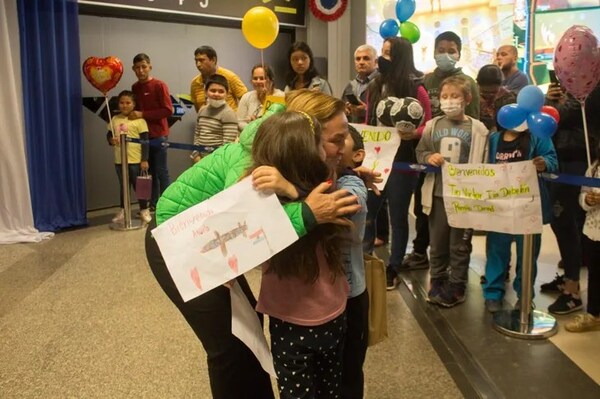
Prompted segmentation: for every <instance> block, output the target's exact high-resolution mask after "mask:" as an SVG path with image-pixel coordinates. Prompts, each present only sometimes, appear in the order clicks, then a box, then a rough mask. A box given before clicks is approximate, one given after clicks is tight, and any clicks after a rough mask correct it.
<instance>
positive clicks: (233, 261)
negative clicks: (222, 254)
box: [227, 255, 238, 274]
mask: <svg viewBox="0 0 600 399" xmlns="http://www.w3.org/2000/svg"><path fill="white" fill-rule="evenodd" d="M227 263H229V267H230V268H231V270H233V272H234V273H235V274H237V272H238V258H237V256H235V255H233V256H231V257H229V259H227Z"/></svg>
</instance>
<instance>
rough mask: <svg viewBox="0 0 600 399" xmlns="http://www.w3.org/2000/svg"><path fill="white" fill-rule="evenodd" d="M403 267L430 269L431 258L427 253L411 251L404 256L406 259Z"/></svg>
mask: <svg viewBox="0 0 600 399" xmlns="http://www.w3.org/2000/svg"><path fill="white" fill-rule="evenodd" d="M402 268H403V269H411V270H423V269H429V259H427V254H420V253H418V252H415V251H413V252H411V253H409V254H408V255H406V256H404V259H403V260H402Z"/></svg>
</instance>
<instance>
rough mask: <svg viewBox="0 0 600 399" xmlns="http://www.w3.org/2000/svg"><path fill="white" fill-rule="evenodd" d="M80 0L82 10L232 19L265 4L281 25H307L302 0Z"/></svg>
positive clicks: (304, 4)
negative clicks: (147, 12)
mask: <svg viewBox="0 0 600 399" xmlns="http://www.w3.org/2000/svg"><path fill="white" fill-rule="evenodd" d="M79 4H80V5H81V6H80V10H82V11H83V12H86V11H94V12H98V11H99V9H100V10H101V9H102V8H104V9H105V10H106V9H107V7H111V12H112V13H119V12H120V13H121V14H122V13H123V11H127V9H129V10H132V9H133V10H138V11H142V12H143V11H150V12H160V13H163V14H166V13H168V14H180V15H182V16H200V17H207V18H217V19H233V20H241V19H242V18H243V17H244V14H246V11H248V10H249V9H251V8H252V7H257V6H264V7H267V8H270V9H272V10H273V11H274V12H275V14H276V15H277V19H278V20H279V23H280V24H281V25H288V26H305V25H306V22H305V16H306V11H305V10H306V1H305V0H161V1H153V0H79ZM129 12H130V11H129Z"/></svg>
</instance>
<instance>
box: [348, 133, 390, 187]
mask: <svg viewBox="0 0 600 399" xmlns="http://www.w3.org/2000/svg"><path fill="white" fill-rule="evenodd" d="M351 125H352V126H353V127H354V128H355V129H356V130H358V132H359V133H360V135H361V136H362V138H363V140H364V143H365V153H366V156H365V160H364V161H363V166H365V167H367V168H369V169H372V170H373V171H375V172H379V173H381V178H382V179H383V181H382V182H381V183H377V184H376V186H377V188H378V189H380V190H383V188H384V187H385V183H387V180H388V178H389V177H390V173H391V172H392V166H393V163H394V157H395V156H396V151H398V147H399V146H400V134H398V132H397V131H396V128H393V127H387V126H381V127H377V126H369V125H359V124H354V123H352V124H351Z"/></svg>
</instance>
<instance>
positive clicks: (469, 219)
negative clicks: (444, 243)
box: [442, 161, 542, 234]
mask: <svg viewBox="0 0 600 399" xmlns="http://www.w3.org/2000/svg"><path fill="white" fill-rule="evenodd" d="M442 181H443V186H444V206H445V208H446V214H447V215H448V224H449V225H450V226H452V227H459V228H473V229H475V230H482V231H495V232H499V233H508V234H537V233H541V232H542V205H541V199H540V188H539V185H538V177H537V172H536V169H535V166H534V165H533V162H532V161H523V162H514V163H503V164H495V165H492V164H451V163H449V162H445V163H444V165H443V166H442Z"/></svg>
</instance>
